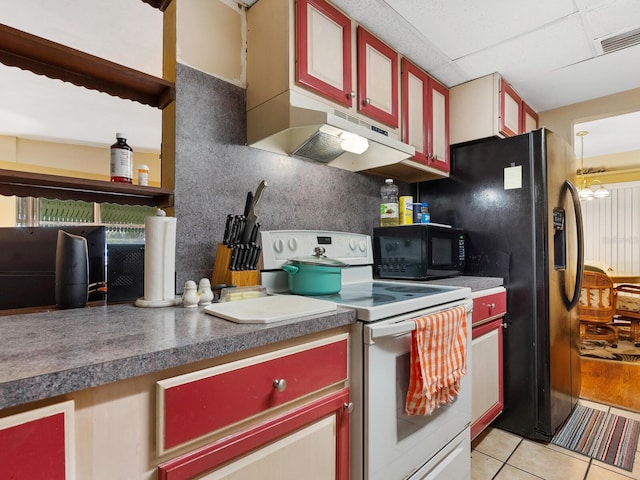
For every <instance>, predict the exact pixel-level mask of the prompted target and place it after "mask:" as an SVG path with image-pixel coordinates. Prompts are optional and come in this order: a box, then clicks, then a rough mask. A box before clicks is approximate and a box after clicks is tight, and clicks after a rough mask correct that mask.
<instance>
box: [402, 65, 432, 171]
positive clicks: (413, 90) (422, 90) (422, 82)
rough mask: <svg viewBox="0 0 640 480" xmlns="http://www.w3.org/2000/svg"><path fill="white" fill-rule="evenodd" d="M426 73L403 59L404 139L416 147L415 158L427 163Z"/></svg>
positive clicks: (427, 108) (427, 109)
mask: <svg viewBox="0 0 640 480" xmlns="http://www.w3.org/2000/svg"><path fill="white" fill-rule="evenodd" d="M428 81H429V79H428V76H427V74H426V73H424V72H423V71H422V70H420V69H419V68H418V67H416V66H415V65H414V64H413V63H411V62H409V61H408V60H407V59H406V58H403V59H402V141H403V142H405V143H408V144H409V145H411V146H413V147H414V148H415V149H416V153H415V155H414V159H415V160H417V161H418V162H420V163H423V164H425V165H427V153H428V146H427V144H428V134H427V112H428V111H429V107H428V105H427V100H428V97H427V95H426V92H427V83H428Z"/></svg>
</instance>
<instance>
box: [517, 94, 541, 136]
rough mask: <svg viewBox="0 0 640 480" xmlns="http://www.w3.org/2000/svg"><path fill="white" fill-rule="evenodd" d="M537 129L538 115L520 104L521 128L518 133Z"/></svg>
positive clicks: (527, 106) (524, 104)
mask: <svg viewBox="0 0 640 480" xmlns="http://www.w3.org/2000/svg"><path fill="white" fill-rule="evenodd" d="M537 128H538V114H537V113H536V112H535V110H534V109H533V108H531V107H530V106H529V105H527V104H526V103H525V102H524V101H523V102H522V128H521V129H520V133H527V132H530V131H532V130H535V129H537Z"/></svg>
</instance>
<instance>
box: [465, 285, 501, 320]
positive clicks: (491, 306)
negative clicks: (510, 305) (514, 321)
mask: <svg viewBox="0 0 640 480" xmlns="http://www.w3.org/2000/svg"><path fill="white" fill-rule="evenodd" d="M475 293H476V294H477V296H474V295H472V297H473V314H472V316H471V318H472V324H473V325H476V324H478V323H481V322H486V321H489V320H492V319H494V318H498V317H501V316H503V315H504V314H505V313H506V312H507V293H506V290H505V289H504V288H502V287H499V288H492V289H489V290H483V291H480V292H475Z"/></svg>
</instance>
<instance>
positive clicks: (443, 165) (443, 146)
mask: <svg viewBox="0 0 640 480" xmlns="http://www.w3.org/2000/svg"><path fill="white" fill-rule="evenodd" d="M428 87H429V89H428V90H427V98H428V99H429V101H428V103H427V104H428V108H429V111H428V122H427V127H428V130H427V132H428V136H427V138H428V145H429V150H428V151H429V155H428V156H427V160H429V165H430V166H432V167H435V168H437V169H439V170H443V171H445V172H448V171H449V90H448V89H447V87H445V86H444V85H442V84H440V83H438V82H436V81H435V80H434V79H433V78H429V83H428Z"/></svg>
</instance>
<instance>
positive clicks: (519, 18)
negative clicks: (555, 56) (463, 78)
mask: <svg viewBox="0 0 640 480" xmlns="http://www.w3.org/2000/svg"><path fill="white" fill-rule="evenodd" d="M384 1H385V2H386V3H387V4H389V5H390V6H391V7H392V8H393V9H394V10H395V11H397V12H398V13H399V14H400V15H402V16H403V17H405V18H406V19H407V21H408V22H409V23H411V24H412V25H413V26H414V27H415V28H416V29H418V30H419V31H421V32H424V33H425V35H427V36H428V38H429V40H431V42H432V43H433V44H434V45H435V46H436V47H437V48H439V49H440V50H441V51H442V52H443V53H444V54H445V55H447V56H449V57H450V58H452V59H454V60H455V59H457V58H460V57H463V56H465V55H469V54H471V53H473V52H477V51H478V50H482V49H484V48H487V47H491V46H493V45H498V44H500V43H502V42H504V41H505V40H508V39H510V38H513V37H517V36H519V35H520V34H521V33H522V32H529V31H532V30H535V29H537V28H540V27H542V26H544V25H546V24H548V23H550V22H554V21H556V20H558V19H561V18H563V17H565V16H567V15H570V14H572V13H575V12H576V6H575V3H574V1H573V0H537V1H535V2H532V1H530V0H511V1H509V2H504V1H503V0H483V1H481V2H470V1H468V0H427V1H424V0H384Z"/></svg>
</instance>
